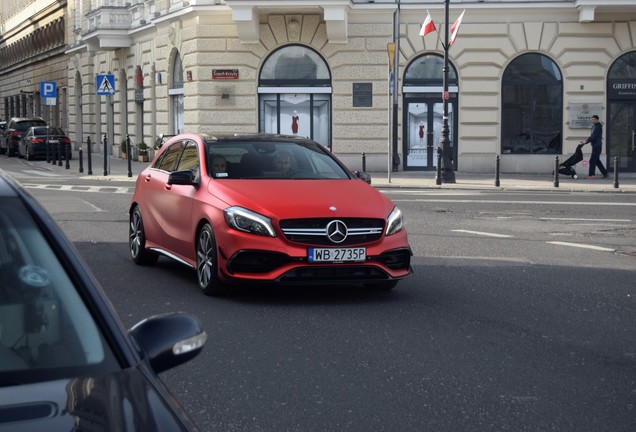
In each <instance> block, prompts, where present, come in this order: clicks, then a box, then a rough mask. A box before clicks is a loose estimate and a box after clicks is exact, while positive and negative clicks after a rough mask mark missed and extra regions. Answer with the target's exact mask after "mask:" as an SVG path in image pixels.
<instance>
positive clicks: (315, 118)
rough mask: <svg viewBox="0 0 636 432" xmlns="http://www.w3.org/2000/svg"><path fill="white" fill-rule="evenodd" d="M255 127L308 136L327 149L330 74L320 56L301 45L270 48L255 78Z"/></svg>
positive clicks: (262, 130)
mask: <svg viewBox="0 0 636 432" xmlns="http://www.w3.org/2000/svg"><path fill="white" fill-rule="evenodd" d="M258 93H259V130H260V132H267V133H280V134H288V135H297V136H301V137H307V138H311V139H313V140H315V141H317V142H319V143H320V144H323V145H324V146H326V147H329V148H331V74H330V71H329V68H328V66H327V63H326V62H325V61H324V59H323V58H322V57H321V56H320V55H319V54H318V53H317V52H315V51H313V50H312V49H310V48H308V47H305V46H302V45H288V46H285V47H282V48H280V49H279V50H277V51H274V52H273V53H272V54H271V55H270V56H269V57H268V58H267V59H266V60H265V62H264V63H263V67H262V68H261V72H260V76H259V81H258Z"/></svg>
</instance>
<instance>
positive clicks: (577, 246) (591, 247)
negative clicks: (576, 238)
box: [546, 241, 616, 252]
mask: <svg viewBox="0 0 636 432" xmlns="http://www.w3.org/2000/svg"><path fill="white" fill-rule="evenodd" d="M546 243H548V244H553V245H557V246H569V247H575V248H581V249H592V250H597V251H603V252H616V249H612V248H606V247H602V246H594V245H588V244H582V243H568V242H560V241H549V242H546Z"/></svg>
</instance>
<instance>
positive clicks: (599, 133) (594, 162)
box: [581, 114, 607, 179]
mask: <svg viewBox="0 0 636 432" xmlns="http://www.w3.org/2000/svg"><path fill="white" fill-rule="evenodd" d="M587 143H590V144H592V154H591V155H590V171H589V175H588V177H587V178H589V179H593V178H596V177H595V176H596V167H598V169H599V171H601V175H602V176H603V178H607V170H606V169H605V165H603V162H601V151H602V150H603V124H602V123H601V122H600V121H599V118H598V116H597V115H596V114H594V115H593V116H592V132H591V133H590V136H589V137H588V138H587V139H586V140H581V144H587Z"/></svg>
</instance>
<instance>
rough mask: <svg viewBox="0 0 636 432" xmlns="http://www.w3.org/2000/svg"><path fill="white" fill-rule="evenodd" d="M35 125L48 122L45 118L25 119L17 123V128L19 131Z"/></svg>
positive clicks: (44, 124)
mask: <svg viewBox="0 0 636 432" xmlns="http://www.w3.org/2000/svg"><path fill="white" fill-rule="evenodd" d="M33 126H46V122H45V121H44V120H23V121H19V122H16V124H15V128H16V129H17V130H19V131H25V130H27V129H28V128H30V127H33Z"/></svg>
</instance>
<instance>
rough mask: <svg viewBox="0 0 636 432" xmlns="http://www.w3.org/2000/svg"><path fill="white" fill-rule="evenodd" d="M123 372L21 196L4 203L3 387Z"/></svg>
mask: <svg viewBox="0 0 636 432" xmlns="http://www.w3.org/2000/svg"><path fill="white" fill-rule="evenodd" d="M118 368H119V365H118V363H117V362H116V360H115V358H114V355H113V353H112V351H111V350H110V349H109V346H108V345H107V344H106V343H105V340H104V338H103V336H102V333H101V332H100V330H99V328H98V326H97V324H96V323H95V320H94V319H93V317H92V316H91V313H90V312H89V310H88V308H87V307H86V305H85V304H84V302H83V301H82V298H81V297H80V295H79V293H78V291H77V289H76V286H75V284H74V282H73V278H72V277H70V276H69V274H67V272H66V270H65V268H64V266H63V265H62V264H61V263H60V262H59V261H58V258H57V255H56V254H55V252H54V250H53V249H52V248H51V246H50V245H49V243H48V241H47V239H46V238H45V237H44V236H43V234H42V232H41V231H40V229H39V228H38V226H37V224H36V223H35V222H34V220H33V218H32V217H31V215H30V213H29V212H28V211H27V210H26V209H25V208H24V207H23V205H22V202H21V201H20V200H18V199H17V198H4V199H3V200H2V202H0V387H1V386H4V385H8V384H11V383H14V382H34V381H39V380H42V379H43V378H45V379H56V378H63V377H71V376H77V375H78V374H82V373H93V372H96V371H99V372H100V373H103V372H109V371H111V370H113V371H114V370H117V369H118Z"/></svg>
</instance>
